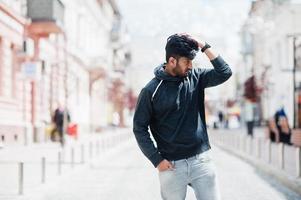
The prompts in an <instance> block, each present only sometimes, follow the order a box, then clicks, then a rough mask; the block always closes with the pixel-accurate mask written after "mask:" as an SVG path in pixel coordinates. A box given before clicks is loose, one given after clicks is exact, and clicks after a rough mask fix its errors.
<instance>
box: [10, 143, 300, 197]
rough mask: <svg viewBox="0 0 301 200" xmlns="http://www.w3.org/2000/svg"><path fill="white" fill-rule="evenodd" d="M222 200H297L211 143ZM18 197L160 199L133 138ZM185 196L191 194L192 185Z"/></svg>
mask: <svg viewBox="0 0 301 200" xmlns="http://www.w3.org/2000/svg"><path fill="white" fill-rule="evenodd" d="M212 153H213V158H214V160H215V164H216V166H217V171H218V176H219V182H220V190H221V195H222V199H223V200H299V199H301V197H300V196H298V195H297V194H296V193H294V192H292V191H290V190H289V189H286V188H285V187H283V186H281V185H279V184H278V183H277V182H275V181H273V180H271V178H269V177H266V176H265V175H263V174H261V173H260V172H258V171H257V170H256V169H255V168H253V167H252V166H250V165H248V164H247V163H245V162H243V161H241V160H240V159H238V158H236V157H234V156H232V155H229V154H227V153H226V152H224V151H222V150H220V149H219V148H217V147H213V150H212ZM9 199H18V200H69V199H70V200H94V199H95V200H97V199H98V200H157V199H158V200H159V199H160V193H159V182H158V177H157V171H156V169H154V168H153V167H152V165H151V164H150V163H149V162H148V161H147V160H146V159H145V158H144V156H143V155H142V153H140V150H139V149H138V148H137V145H136V143H135V141H134V140H133V139H132V140H130V141H128V142H126V143H124V144H123V145H121V146H119V147H118V148H115V149H114V150H111V151H110V152H108V153H106V154H103V156H102V157H101V158H100V159H98V160H97V161H94V162H93V163H92V164H91V165H90V166H86V167H83V168H81V169H80V170H77V171H76V173H72V174H70V175H68V176H65V177H64V178H60V179H57V180H56V181H54V182H51V183H48V184H46V185H45V186H43V187H40V188H38V189H36V190H33V191H30V194H27V195H25V196H23V197H19V198H9ZM186 199H187V200H192V199H195V198H194V194H193V191H192V190H191V189H189V190H188V192H187V198H186Z"/></svg>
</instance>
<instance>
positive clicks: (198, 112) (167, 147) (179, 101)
mask: <svg viewBox="0 0 301 200" xmlns="http://www.w3.org/2000/svg"><path fill="white" fill-rule="evenodd" d="M211 63H212V65H213V67H214V69H203V68H193V69H192V70H191V71H190V72H189V73H188V76H187V77H185V78H184V77H173V76H170V75H169V74H167V73H166V72H165V71H164V65H160V66H159V67H157V68H156V69H155V78H153V79H152V80H151V81H150V82H149V83H148V84H147V85H146V86H145V87H144V88H143V89H142V90H141V93H140V95H139V98H138V102H137V106H136V111H135V115H134V128H133V131H134V134H135V137H136V140H137V142H138V145H139V147H140V149H141V150H142V152H143V153H144V155H145V156H146V157H147V158H148V159H149V160H150V161H151V162H152V164H153V165H154V166H155V167H156V166H157V165H158V164H159V163H160V162H161V161H162V160H163V159H167V160H179V159H184V158H188V157H191V156H193V155H196V154H198V153H202V152H204V151H207V150H208V149H210V144H209V140H208V135H207V129H206V121H205V107H204V89H205V88H207V87H212V86H216V85H219V84H221V83H223V82H225V81H226V80H227V79H228V78H229V77H230V76H231V75H232V72H231V69H230V68H229V66H228V64H227V63H226V62H225V61H224V60H223V59H222V58H221V57H220V56H219V57H217V58H216V59H214V60H212V61H211ZM149 127H150V131H151V133H152V136H153V138H154V139H155V141H156V143H157V145H156V146H155V145H154V143H153V141H152V139H151V137H150V133H149V132H148V128H149Z"/></svg>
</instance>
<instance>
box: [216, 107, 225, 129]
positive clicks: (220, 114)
mask: <svg viewBox="0 0 301 200" xmlns="http://www.w3.org/2000/svg"><path fill="white" fill-rule="evenodd" d="M217 115H218V122H219V127H220V128H223V127H224V113H223V111H221V110H220V111H218V114H217Z"/></svg>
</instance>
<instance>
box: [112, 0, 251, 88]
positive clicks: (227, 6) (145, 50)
mask: <svg viewBox="0 0 301 200" xmlns="http://www.w3.org/2000/svg"><path fill="white" fill-rule="evenodd" d="M116 2H117V4H118V7H119V9H120V11H121V14H122V17H123V20H124V22H125V23H126V25H127V27H128V31H129V34H130V37H131V45H130V48H131V51H132V54H133V62H132V66H131V67H132V68H131V69H132V70H133V73H132V74H133V76H135V77H140V78H139V79H137V78H135V82H136V83H137V84H138V85H139V86H138V87H142V86H143V85H144V84H146V83H147V82H148V81H149V80H150V79H151V78H152V77H153V69H154V68H155V67H156V66H157V65H159V64H160V63H162V62H164V56H165V52H164V47H165V43H166V39H167V37H168V36H169V35H172V34H174V33H182V32H186V33H189V34H191V35H193V36H195V37H196V38H197V39H201V40H203V41H207V42H208V43H209V44H210V45H211V46H213V47H214V48H215V49H216V50H218V53H220V54H222V55H223V57H224V58H226V59H227V61H230V62H231V63H236V62H238V59H239V58H240V55H239V46H240V36H239V31H240V27H241V25H242V24H243V22H244V20H245V19H246V18H247V15H248V11H249V8H250V4H251V1H250V0H227V1H226V0H116ZM197 59H199V62H200V63H205V64H209V62H208V61H207V60H206V58H203V57H201V56H198V57H197ZM134 71H135V72H134Z"/></svg>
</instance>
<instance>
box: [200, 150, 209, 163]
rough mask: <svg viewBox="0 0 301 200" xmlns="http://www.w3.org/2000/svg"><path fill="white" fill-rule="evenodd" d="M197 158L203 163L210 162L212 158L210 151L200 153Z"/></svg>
mask: <svg viewBox="0 0 301 200" xmlns="http://www.w3.org/2000/svg"><path fill="white" fill-rule="evenodd" d="M197 159H198V161H199V162H201V163H204V162H210V161H211V160H212V158H211V155H210V154H209V152H204V153H201V154H198V155H197Z"/></svg>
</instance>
